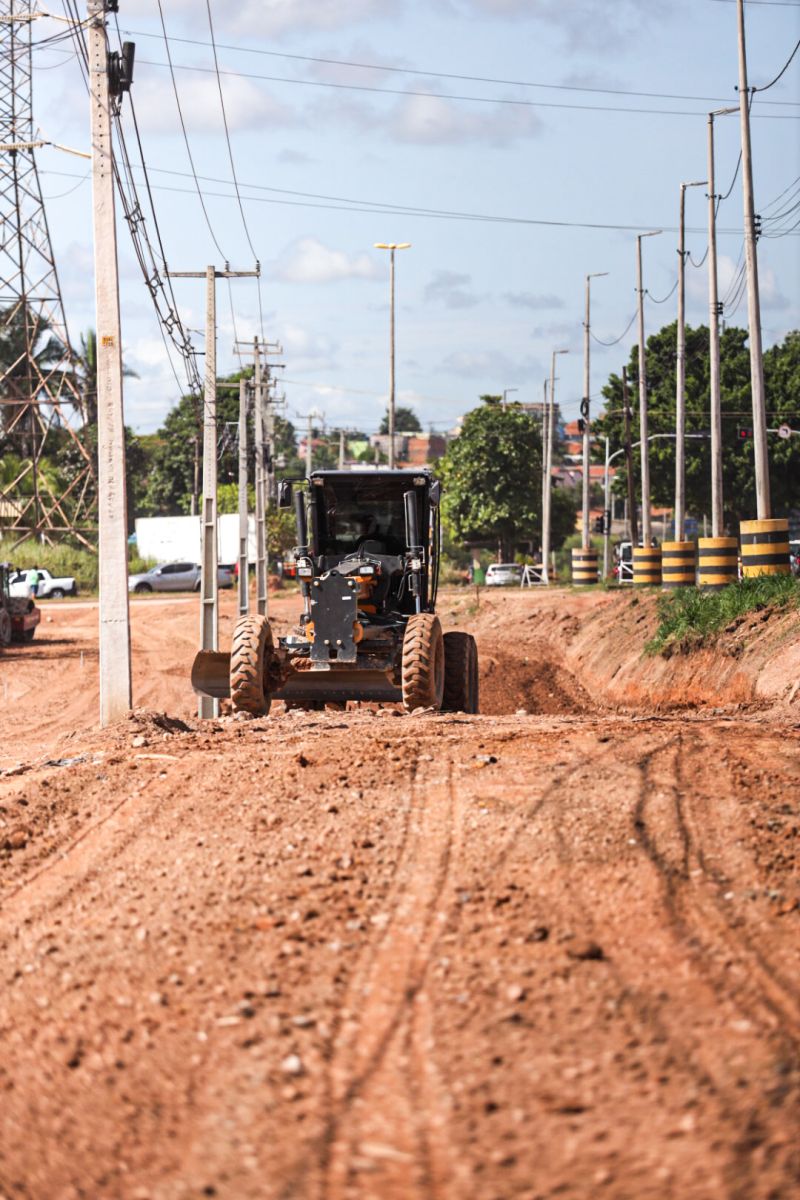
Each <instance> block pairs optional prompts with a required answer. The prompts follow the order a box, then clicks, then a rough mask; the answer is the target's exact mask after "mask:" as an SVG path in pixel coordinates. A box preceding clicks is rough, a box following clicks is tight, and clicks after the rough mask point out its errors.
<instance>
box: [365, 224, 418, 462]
mask: <svg viewBox="0 0 800 1200" xmlns="http://www.w3.org/2000/svg"><path fill="white" fill-rule="evenodd" d="M374 245H375V249H376V250H388V251H389V467H390V468H393V467H394V252H395V250H408V249H409V248H410V246H411V242H375V243H374Z"/></svg>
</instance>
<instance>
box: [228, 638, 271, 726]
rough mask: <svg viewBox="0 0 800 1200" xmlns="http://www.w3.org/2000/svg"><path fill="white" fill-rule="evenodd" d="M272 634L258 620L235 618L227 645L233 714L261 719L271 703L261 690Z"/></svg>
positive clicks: (264, 690)
mask: <svg viewBox="0 0 800 1200" xmlns="http://www.w3.org/2000/svg"><path fill="white" fill-rule="evenodd" d="M271 650H272V630H271V629H270V627H269V621H268V620H267V618H266V617H262V616H248V617H239V620H238V621H237V622H236V625H235V627H234V630H233V642H232V643H231V674H230V680H231V702H232V705H233V711H234V712H235V713H236V712H246V713H250V715H251V716H253V717H264V716H266V714H267V713H268V712H269V709H270V704H271V703H272V701H271V697H270V695H269V692H268V691H266V689H265V687H264V682H265V679H266V672H267V652H268V651H271Z"/></svg>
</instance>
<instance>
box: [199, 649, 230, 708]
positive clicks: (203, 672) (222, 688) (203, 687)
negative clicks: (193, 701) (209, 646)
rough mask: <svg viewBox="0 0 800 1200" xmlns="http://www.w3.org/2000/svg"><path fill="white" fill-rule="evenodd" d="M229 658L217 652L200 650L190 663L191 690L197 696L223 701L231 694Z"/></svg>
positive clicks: (227, 655)
mask: <svg viewBox="0 0 800 1200" xmlns="http://www.w3.org/2000/svg"><path fill="white" fill-rule="evenodd" d="M230 673H231V656H230V654H225V653H223V652H222V651H217V650H200V651H198V653H197V654H196V655H195V658H194V662H193V663H192V689H193V690H194V691H195V692H197V694H198V695H199V696H212V697H214V698H215V699H217V700H224V699H226V698H227V697H228V696H230V694H231V679H230Z"/></svg>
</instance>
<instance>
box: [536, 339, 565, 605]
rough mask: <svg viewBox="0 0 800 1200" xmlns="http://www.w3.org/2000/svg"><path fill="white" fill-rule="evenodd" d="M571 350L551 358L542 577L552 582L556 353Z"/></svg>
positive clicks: (546, 581)
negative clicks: (551, 546)
mask: <svg viewBox="0 0 800 1200" xmlns="http://www.w3.org/2000/svg"><path fill="white" fill-rule="evenodd" d="M557 354H569V350H554V351H553V354H552V357H551V359H550V397H549V402H548V414H547V418H548V419H547V445H546V447H545V454H544V460H545V461H544V473H545V474H544V492H543V495H544V512H543V513H542V567H543V571H542V579H543V581H544V583H549V582H550V511H551V497H552V492H553V426H554V425H555V420H556V407H555V397H556V355H557Z"/></svg>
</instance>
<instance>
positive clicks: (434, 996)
mask: <svg viewBox="0 0 800 1200" xmlns="http://www.w3.org/2000/svg"><path fill="white" fill-rule="evenodd" d="M607 603H609V601H607V600H606V599H598V600H595V599H594V598H591V597H590V598H588V599H587V598H586V597H584V596H574V597H571V598H569V599H567V598H566V597H564V596H562V597H560V598H559V597H554V598H550V597H547V598H545V597H536V598H534V597H530V596H521V597H520V596H512V597H505V596H503V597H497V598H494V599H493V600H492V601H491V602H484V603H482V605H481V609H480V611H479V612H478V613H472V614H470V613H469V612H468V611H467V609H468V604H467V602H466V601H465V600H453V601H452V604H450V603H449V601H448V605H446V606H445V620H447V621H449V622H455V621H464V622H466V621H469V622H470V623H471V625H472V626H474V627H475V628H477V632H478V637H479V644H480V648H481V654H482V659H483V664H484V667H483V671H484V674H483V688H484V712H485V714H486V715H481V716H479V717H466V716H458V715H443V714H424V715H421V716H420V715H417V716H411V717H405V716H400V715H398V714H396V713H394V711H392V710H388V709H387V710H382V711H380V710H379V711H376V712H372V711H366V710H362V711H357V712H348V713H335V712H326V713H302V712H290V713H277V715H275V716H273V717H270V718H269V719H265V720H259V721H247V722H239V721H234V720H230V719H227V720H225V719H223V720H221V721H220V722H208V723H204V724H201V723H200V722H198V721H196V720H195V719H194V718H193V717H192V716H191V715H190V714H191V712H192V707H193V706H192V700H191V694H190V693H189V692H188V690H187V688H186V683H185V669H186V659H187V658H188V657H190V655H191V651H192V649H193V645H194V640H195V630H196V604H194V603H193V602H190V603H189V604H188V605H187V606H186V607H185V609H184V608H181V607H180V606H175V607H173V608H172V609H170V610H168V609H166V608H164V607H161V608H159V607H158V606H157V602H148V603H147V607H146V608H145V606H142V607H141V608H139V607H137V608H136V609H135V611H134V649H135V651H136V652H137V653H136V663H137V685H136V686H137V699H138V700H139V702H140V703H143V704H146V705H148V706H149V711H143V712H141V713H140V714H139V715H138V716H137V717H136V718H135V719H132V720H131V721H129V722H125V723H123V724H122V725H120V726H117V727H114V728H113V729H111V730H107V731H105V732H102V733H100V732H98V731H97V730H96V729H92V728H91V727H90V726H91V722H92V721H93V719H94V712H95V710H96V703H97V701H96V693H95V691H94V686H95V685H94V680H95V678H96V661H95V659H94V658H93V657H92V656H93V655H94V654H96V642H95V641H94V631H93V626H92V613H91V611H83V612H81V613H78V612H74V613H70V612H69V610H68V609H67V608H66V607H65V608H63V609H61V610H56V611H55V613H54V616H53V621H52V622H51V623H49V624H47V623H46V624H45V625H44V626H43V640H42V642H41V643H40V644H39V645H38V646H37V644H36V643H34V646H33V647H25V648H23V649H21V650H20V651H19V652H18V654H16V655H15V656H14V657H13V658H11V659H6V658H3V659H0V673H1V674H0V678H2V681H3V684H4V685H6V684H7V686H8V694H9V695H11V696H12V697H13V703H12V704H10V705H6V706H5V707H4V712H3V717H2V733H3V735H4V736H3V750H2V755H3V757H2V760H0V766H3V767H5V768H6V769H8V768H9V767H10V768H11V770H12V771H18V772H19V773H15V774H4V775H3V776H2V777H0V822H2V824H0V847H3V846H5V847H6V848H5V849H0V881H1V883H0V964H1V965H0V971H1V972H2V974H1V975H0V984H1V985H2V986H1V987H0V1195H2V1196H3V1197H5V1198H7V1200H18V1198H23V1197H24V1198H26V1200H31V1198H35V1200H74V1198H78V1197H87V1198H88V1197H91V1198H95V1197H103V1198H106V1197H109V1198H111V1197H120V1198H124V1200H129V1198H130V1200H173V1198H178V1197H181V1198H183V1197H204V1196H217V1197H221V1198H225V1200H239V1198H242V1200H250V1198H253V1200H255V1198H256V1197H258V1198H261V1197H266V1198H270V1200H271V1198H272V1197H275V1198H276V1200H277V1198H279V1197H280V1198H286V1200H295V1198H303V1200H305V1198H306V1197H308V1198H314V1200H316V1198H319V1200H345V1198H347V1200H350V1198H361V1197H364V1198H370V1200H395V1198H398V1200H400V1198H403V1200H405V1198H406V1197H408V1198H416V1197H420V1198H429V1197H436V1198H439V1197H441V1198H453V1200H462V1198H465V1197H470V1198H471V1197H475V1198H480V1200H484V1198H485V1200H506V1198H508V1200H510V1198H512V1197H513V1198H517V1197H519V1198H526V1200H534V1197H537V1198H538V1197H551V1196H552V1197H556V1196H558V1197H574V1198H578V1197H580V1198H581V1200H583V1198H585V1197H595V1196H609V1197H626V1198H627V1197H630V1198H631V1200H634V1198H636V1200H638V1198H640V1197H673V1196H674V1197H681V1198H686V1197H692V1198H693V1197H697V1198H701V1197H702V1198H715V1200H716V1198H717V1197H720V1198H722V1197H726V1198H727V1197H730V1198H734V1200H760V1198H763V1200H783V1198H784V1197H785V1198H787V1200H788V1198H790V1197H792V1196H794V1195H796V1194H797V1192H798V1189H800V1159H799V1157H798V1130H800V1103H798V1100H799V1098H800V1059H799V1058H798V1048H799V1044H800V998H799V996H798V987H797V980H798V975H799V972H798V967H799V966H800V936H799V935H800V905H799V901H800V882H799V881H798V873H797V865H798V860H797V840H798V826H800V800H799V798H800V756H798V744H799V742H800V725H799V724H798V717H797V715H796V713H795V714H794V715H793V710H788V709H780V710H778V709H767V708H753V709H748V708H744V709H742V708H741V707H738V706H737V707H736V708H733V707H731V709H730V710H727V709H724V708H721V707H719V706H717V707H716V708H715V709H713V710H712V709H704V710H696V711H694V710H692V709H691V708H689V709H687V710H686V711H683V712H681V713H679V714H677V715H676V714H667V715H663V714H658V713H656V712H654V711H653V709H652V708H651V709H649V710H644V709H640V710H638V711H620V710H618V709H617V708H616V707H615V706H612V705H611V704H610V703H608V702H606V701H604V698H603V696H598V695H595V696H593V697H592V696H590V695H589V693H588V691H587V690H586V688H585V687H584V685H583V683H582V681H581V679H580V678H578V677H577V676H576V675H575V674H574V673H573V672H571V671H570V669H569V666H568V659H567V657H566V656H565V654H564V642H563V639H562V641H559V640H558V639H557V638H555V637H554V636H553V634H552V625H548V624H547V620H546V618H547V605H550V606H551V607H552V605H557V606H558V615H559V619H561V617H562V616H563V612H564V609H565V607H566V608H569V609H570V614H569V615H570V619H571V620H572V622H573V624H572V626H571V628H572V629H573V630H574V629H578V628H579V627H580V623H581V622H582V621H583V620H584V619H585V617H586V614H587V613H588V612H591V611H594V610H595V608H596V605H598V604H607ZM229 604H230V600H229V599H226V606H228V605H229ZM504 605H505V606H506V608H503V606H504ZM537 606H538V607H537ZM278 608H279V612H280V617H281V619H286V615H287V612H288V610H287V608H286V606H285V604H284V603H283V602H282V603H281V605H279V606H278ZM48 612H50V613H51V614H53V612H54V610H53V609H52V608H51V609H49V610H48ZM504 613H505V614H507V616H508V617H509V618H511V619H512V622H511V623H512V625H513V628H514V630H515V633H516V634H517V635H518V636H519V639H520V651H519V653H518V654H517V655H516V656H509V653H508V642H507V638H506V637H504V631H505V628H506V627H507V624H508V622H507V621H506V619H505V617H504V615H503V614H504ZM531 614H533V616H534V617H535V618H536V619H533V620H531V621H530V622H528V623H526V620H525V618H526V616H531ZM230 615H231V614H230V611H228V609H227V607H226V619H227V620H228V624H227V628H229V618H230ZM613 616H614V614H613V604H612V605H611V606H610V607H609V613H608V619H609V620H613ZM525 630H528V631H529V632H525ZM224 637H225V634H224V633H223V638H224ZM46 639H50V640H49V641H48V640H46ZM32 649H35V650H36V652H37V653H38V654H39V655H41V657H40V658H34V657H32V656H31V655H30V653H29V652H30V651H31V650H32ZM81 656H82V658H81ZM525 659H527V660H528V661H527V662H524V661H523V660H525ZM81 662H82V664H83V665H81ZM48 681H49V683H48ZM46 684H48V686H49V687H50V689H51V693H50V694H52V696H53V697H54V698H55V699H56V700H57V701H58V702H59V703H58V704H57V705H56V706H53V705H51V703H50V702H49V700H48V698H47V692H46V687H45V685H46ZM61 700H63V704H62V703H61ZM519 709H525V710H526V711H525V712H519V711H518V710H519ZM156 710H158V711H156ZM487 710H488V712H487ZM164 711H166V713H167V714H168V715H167V716H163V715H158V713H159V712H160V713H164ZM37 713H38V714H39V716H40V717H41V722H40V724H39V727H38V728H35V727H34V724H35V718H36V715H37ZM70 733H72V734H73V736H68V735H69V734H70ZM44 757H47V758H50V759H52V760H53V761H54V762H55V761H60V762H61V765H50V766H45V765H43V764H42V759H43V758H44Z"/></svg>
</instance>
